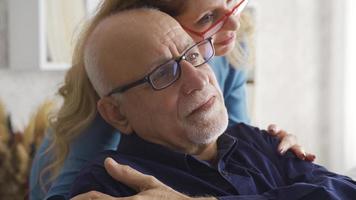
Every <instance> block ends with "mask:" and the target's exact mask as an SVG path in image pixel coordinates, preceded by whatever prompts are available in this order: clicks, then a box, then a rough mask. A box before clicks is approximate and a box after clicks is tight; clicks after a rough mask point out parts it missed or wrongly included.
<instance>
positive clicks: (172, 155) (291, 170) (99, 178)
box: [71, 124, 356, 200]
mask: <svg viewBox="0 0 356 200" xmlns="http://www.w3.org/2000/svg"><path fill="white" fill-rule="evenodd" d="M262 132H263V131H261V130H259V129H257V128H254V127H251V126H247V125H245V124H237V125H236V126H233V127H231V128H229V129H228V130H227V131H226V133H225V134H223V135H222V136H220V137H219V139H218V157H217V160H216V162H215V163H213V164H211V163H208V162H206V161H202V160H198V159H196V158H195V157H193V156H190V155H188V154H183V153H180V152H175V151H172V150H169V149H167V148H166V147H163V146H160V145H157V144H153V143H149V142H146V141H145V140H142V139H141V138H139V137H138V136H136V135H135V134H133V135H129V136H124V135H123V136H122V138H121V142H120V145H119V148H118V150H117V151H105V152H104V153H103V154H101V155H100V156H99V157H98V158H97V159H95V160H94V161H93V162H91V163H90V164H89V165H88V166H86V167H85V168H84V169H83V170H82V171H81V173H80V174H79V176H78V177H77V178H76V180H75V182H74V183H73V185H72V190H71V196H75V195H78V194H81V193H85V192H88V191H91V190H96V191H100V192H103V193H105V194H108V195H111V196H115V197H119V196H120V197H121V196H131V195H134V194H136V192H135V191H134V190H133V189H131V188H129V187H127V186H125V185H124V184H122V183H120V182H117V181H116V180H114V179H113V178H111V177H110V175H109V174H107V173H106V171H105V168H104V164H103V163H104V159H105V158H106V157H108V156H110V157H112V158H113V159H115V160H116V161H117V162H119V163H121V164H125V165H129V166H131V167H133V168H134V169H136V170H138V171H140V172H142V173H145V174H149V175H153V176H155V177H156V178H157V179H158V180H160V181H161V182H163V183H164V184H166V185H168V186H170V187H172V188H173V189H174V190H176V191H178V192H181V193H184V194H187V195H189V196H192V197H193V196H214V197H217V198H218V199H221V200H223V199H225V200H230V199H231V200H232V199H234V200H236V199H238V200H247V199H248V200H252V199H254V200H257V199H258V200H259V199H288V200H296V199H303V200H306V199H311V200H315V199H323V200H328V199H342V200H347V199H356V182H355V181H353V180H351V179H350V178H348V177H346V176H342V175H338V174H335V173H332V172H329V171H327V170H326V169H325V168H323V167H321V166H318V165H315V164H313V163H310V162H306V161H302V160H299V159H298V158H296V157H295V156H294V155H293V154H292V153H289V152H288V153H287V154H286V155H284V156H280V155H279V154H278V153H277V151H276V149H277V145H278V139H276V138H273V137H271V136H269V135H268V134H266V133H262Z"/></svg>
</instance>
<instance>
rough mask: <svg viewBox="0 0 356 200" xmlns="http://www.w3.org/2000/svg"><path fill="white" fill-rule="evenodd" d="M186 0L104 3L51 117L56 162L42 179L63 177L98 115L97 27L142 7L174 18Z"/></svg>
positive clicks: (85, 30)
mask: <svg viewBox="0 0 356 200" xmlns="http://www.w3.org/2000/svg"><path fill="white" fill-rule="evenodd" d="M184 1H185V0H180V1H177V0H105V1H102V4H101V5H100V6H99V7H98V10H97V11H96V13H95V15H94V17H93V18H92V19H91V20H90V21H88V22H87V23H86V24H85V25H84V27H83V29H82V32H81V33H80V35H79V37H78V41H77V43H76V46H75V49H74V53H73V57H72V67H71V68H70V69H69V70H68V72H67V74H66V76H65V81H64V84H63V86H62V87H60V89H59V91H58V93H59V95H60V96H61V97H63V100H64V101H63V105H62V106H61V107H60V109H59V111H58V112H57V113H56V114H55V115H53V116H52V117H51V128H52V129H53V137H52V143H51V145H50V147H49V148H48V149H47V151H46V152H47V153H48V152H51V153H53V155H54V156H53V162H51V164H50V165H48V166H47V167H46V168H45V169H44V170H43V171H42V172H41V176H42V175H44V174H48V173H49V174H50V177H51V178H50V179H49V180H48V182H51V181H52V180H53V179H54V178H55V177H56V176H57V175H58V174H59V170H60V168H61V167H62V165H63V164H64V161H65V159H66V157H67V155H68V153H69V144H70V143H71V142H72V141H73V139H74V138H76V137H77V136H78V135H79V134H80V133H81V132H83V130H84V129H85V128H87V127H88V126H89V124H90V123H92V121H93V119H94V118H95V116H96V115H97V110H96V103H97V101H98V100H99V96H98V94H97V93H96V92H95V90H94V88H93V86H92V84H91V83H90V81H89V79H88V76H87V74H86V71H85V67H84V46H85V43H86V41H87V39H88V37H89V35H90V34H91V33H92V31H93V30H94V28H95V27H96V26H97V24H98V23H99V22H100V21H101V20H103V19H104V18H106V17H107V16H110V15H112V14H114V13H116V12H119V11H122V10H126V9H131V8H141V7H153V8H157V9H159V10H161V11H163V12H166V13H168V14H170V15H171V16H173V17H174V16H177V15H179V14H180V13H181V12H182V11H183V9H184V7H183V6H182V5H184ZM238 52H239V51H238ZM235 53H236V52H235ZM239 55H240V53H239ZM239 55H237V56H236V55H234V58H237V59H236V60H239V59H238V58H239Z"/></svg>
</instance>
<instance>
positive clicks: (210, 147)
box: [195, 141, 218, 163]
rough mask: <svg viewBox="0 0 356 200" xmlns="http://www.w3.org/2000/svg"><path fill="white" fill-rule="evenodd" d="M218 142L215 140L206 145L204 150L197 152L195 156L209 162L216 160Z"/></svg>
mask: <svg viewBox="0 0 356 200" xmlns="http://www.w3.org/2000/svg"><path fill="white" fill-rule="evenodd" d="M217 152H218V150H217V142H216V141H214V142H212V143H210V144H207V145H204V148H202V151H201V152H200V153H199V154H197V155H196V156H195V157H196V158H198V159H199V160H204V161H208V162H210V163H211V162H214V161H215V159H216V156H217Z"/></svg>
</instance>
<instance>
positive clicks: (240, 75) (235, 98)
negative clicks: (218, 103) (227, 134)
mask: <svg viewBox="0 0 356 200" xmlns="http://www.w3.org/2000/svg"><path fill="white" fill-rule="evenodd" d="M224 98H225V106H226V108H227V111H228V113H229V126H232V125H234V124H237V123H239V122H243V123H245V124H249V123H250V119H249V117H248V111H247V98H246V72H245V71H244V70H242V69H235V68H234V67H232V66H231V65H229V71H228V74H227V77H226V80H225V85H224Z"/></svg>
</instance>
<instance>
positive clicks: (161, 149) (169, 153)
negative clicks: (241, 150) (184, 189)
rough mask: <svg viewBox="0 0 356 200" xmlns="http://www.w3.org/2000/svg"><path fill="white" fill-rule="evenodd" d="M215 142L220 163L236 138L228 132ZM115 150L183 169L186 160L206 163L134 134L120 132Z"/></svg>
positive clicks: (225, 157) (186, 164)
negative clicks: (118, 142) (119, 138)
mask: <svg viewBox="0 0 356 200" xmlns="http://www.w3.org/2000/svg"><path fill="white" fill-rule="evenodd" d="M217 142H218V154H217V156H218V159H217V161H218V162H219V163H220V162H221V161H225V160H227V159H228V157H229V156H230V152H231V151H232V149H234V146H236V144H237V139H236V138H234V137H232V136H230V135H228V134H223V135H221V136H220V137H219V138H218V141H217ZM117 151H118V152H119V153H122V154H124V155H128V156H134V157H139V158H143V159H145V160H151V161H153V162H158V163H162V164H164V165H170V166H172V167H175V168H179V169H184V170H187V169H189V166H188V165H189V164H188V160H192V159H193V160H197V161H198V162H203V163H205V164H207V162H205V161H200V160H198V159H196V158H195V157H193V156H190V155H188V154H184V153H181V152H177V151H173V150H171V149H169V148H167V147H165V146H162V145H159V144H154V143H151V142H148V141H146V140H144V139H142V138H140V137H139V136H137V135H136V134H130V135H124V134H122V136H121V140H120V144H119V146H118V148H117ZM187 158H189V159H187Z"/></svg>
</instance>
